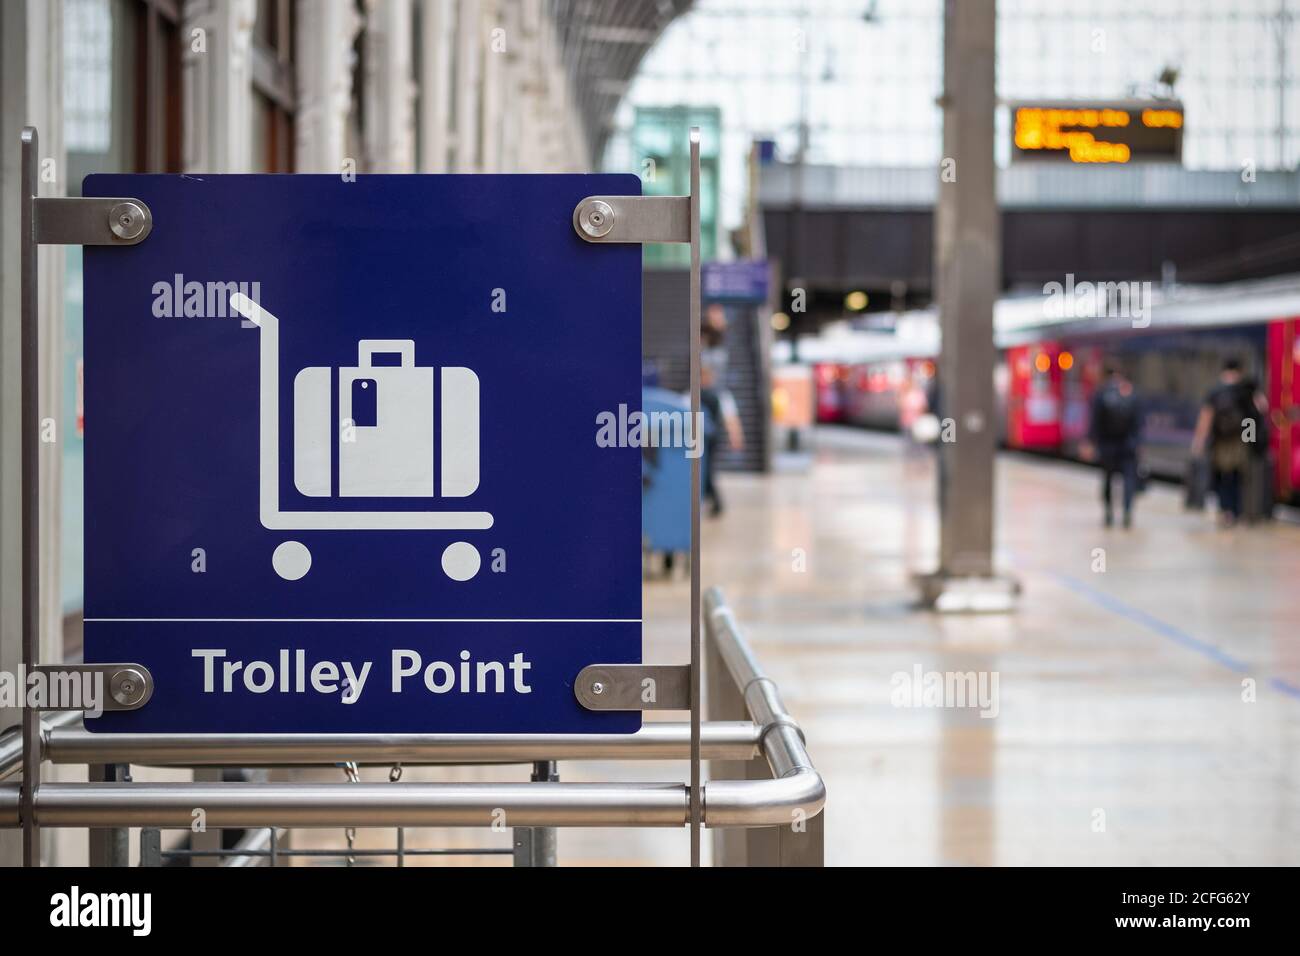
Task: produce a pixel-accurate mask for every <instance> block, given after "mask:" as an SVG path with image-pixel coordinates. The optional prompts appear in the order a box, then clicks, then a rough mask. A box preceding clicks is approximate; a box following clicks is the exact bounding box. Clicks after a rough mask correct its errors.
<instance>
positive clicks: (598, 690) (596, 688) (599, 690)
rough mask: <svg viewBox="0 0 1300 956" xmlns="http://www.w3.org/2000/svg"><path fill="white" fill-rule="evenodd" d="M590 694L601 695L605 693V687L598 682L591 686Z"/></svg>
mask: <svg viewBox="0 0 1300 956" xmlns="http://www.w3.org/2000/svg"><path fill="white" fill-rule="evenodd" d="M591 692H592V693H593V694H603V693H605V685H604V684H602V683H601V682H600V681H596V682H595V683H594V684H592V685H591Z"/></svg>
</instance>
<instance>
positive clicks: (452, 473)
mask: <svg viewBox="0 0 1300 956" xmlns="http://www.w3.org/2000/svg"><path fill="white" fill-rule="evenodd" d="M230 305H231V308H232V309H233V310H234V312H235V313H236V314H238V315H241V316H243V317H244V318H245V319H247V320H248V321H249V322H251V323H253V324H254V325H256V326H257V327H258V329H259V333H258V334H259V335H260V336H261V342H260V345H259V348H258V354H259V372H258V389H259V392H260V397H259V402H258V406H259V417H260V426H259V433H260V438H259V446H258V461H259V464H258V510H259V512H260V516H261V520H262V525H263V526H264V527H266V528H268V529H270V530H272V531H482V530H486V529H487V528H490V527H492V515H491V514H489V513H488V512H486V511H281V510H280V320H279V319H277V318H276V317H275V316H274V315H272V314H271V313H270V312H268V311H266V309H264V308H262V307H261V306H260V305H258V304H257V303H256V302H254V301H253V300H252V299H250V298H248V297H247V296H245V295H243V294H242V293H235V294H234V295H232V296H231V297H230ZM383 352H398V353H400V354H401V356H402V365H401V366H400V367H374V366H373V365H372V364H371V359H372V357H373V356H374V355H375V354H380V353H383ZM414 354H415V343H414V342H411V341H409V340H405V339H403V340H394V341H389V340H379V341H376V340H362V342H361V343H360V354H359V357H358V365H357V367H356V368H352V369H340V370H339V405H340V424H341V425H342V426H343V427H347V428H351V429H353V433H352V436H351V437H352V439H353V440H354V441H355V447H350V448H349V449H348V451H347V452H346V453H345V452H343V451H342V447H343V445H342V443H340V449H341V450H340V454H339V471H340V476H339V478H340V481H339V493H340V497H356V496H368V497H413V496H429V495H432V494H433V491H434V482H433V470H432V469H433V454H432V453H433V431H432V420H431V419H430V418H429V417H428V416H430V415H431V414H432V411H431V409H432V408H433V407H434V406H433V370H432V369H431V368H430V369H418V368H415V366H414ZM321 373H324V375H325V378H324V383H325V389H324V395H325V396H326V398H325V401H324V406H323V407H322V406H321V404H320V403H319V402H308V401H304V399H307V398H308V397H310V396H311V395H312V394H313V393H318V392H319V388H315V387H314V386H317V385H319V375H320V374H321ZM422 373H427V375H426V374H422ZM442 373H443V374H442V390H441V395H440V396H439V402H438V407H439V408H441V409H442V426H443V427H442V435H441V446H442V447H441V451H442V462H443V469H442V470H443V474H442V475H441V481H440V484H439V487H440V490H441V494H442V497H447V498H450V497H465V496H467V495H469V494H471V493H473V491H474V490H475V489H476V488H477V487H478V462H479V453H478V376H476V375H475V374H474V372H473V371H471V370H470V369H467V368H444V369H443V370H442ZM328 374H329V369H328V368H306V369H303V370H302V372H300V373H299V376H298V377H297V378H296V379H295V382H294V394H295V409H294V421H295V429H298V428H299V427H301V428H302V429H304V430H305V431H312V432H315V433H316V434H317V435H319V434H320V429H321V427H322V426H323V427H324V428H325V429H326V432H325V440H324V441H323V442H322V441H319V440H318V441H315V442H310V441H300V440H297V436H295V439H296V440H295V443H294V484H295V487H297V488H298V490H299V491H300V492H301V493H302V494H304V495H309V496H315V497H324V496H329V494H330V478H329V468H330V464H329V461H330V440H329V434H328V430H329V429H331V428H333V424H332V410H331V409H330V408H329V398H328V395H329V388H328V384H329V378H328ZM385 379H388V380H389V383H390V384H396V383H398V382H400V383H401V384H400V386H399V387H398V388H396V389H394V388H384V389H382V391H383V393H384V396H383V397H381V396H380V394H379V393H380V391H381V389H380V386H382V385H383V384H384V381H385ZM358 389H360V390H361V391H358ZM367 389H370V390H371V392H372V394H370V395H368V396H367V395H365V390H367ZM362 400H366V401H369V402H372V403H374V405H373V408H372V412H373V414H375V415H382V416H385V417H386V418H388V417H392V413H393V412H394V411H400V410H401V406H403V405H406V406H408V407H411V408H415V409H416V411H415V412H414V413H413V414H410V415H405V416H400V415H399V416H398V417H399V418H400V419H401V421H399V423H398V427H397V428H396V429H395V430H391V429H390V430H389V433H388V435H387V436H386V437H379V432H378V429H375V428H372V427H370V426H369V425H365V424H363V425H360V426H358V425H357V424H356V421H358V420H360V419H359V418H358V419H354V418H353V406H354V404H359V403H360V402H361V401H362ZM426 403H427V404H426ZM300 406H301V407H300ZM449 409H454V412H455V413H454V414H448V410H449ZM421 424H423V425H424V426H425V428H424V429H420V428H419V426H420V425H421ZM357 439H359V440H357ZM412 442H414V447H415V450H416V451H417V452H418V451H421V450H424V449H425V448H426V446H427V451H428V453H429V454H428V457H427V459H426V458H424V456H422V455H419V454H417V455H410V454H404V455H399V456H398V457H397V458H394V457H393V456H394V455H397V454H398V453H399V452H408V453H409V452H410V450H411V443H412ZM350 444H352V442H350ZM402 458H405V460H406V461H407V462H408V463H409V462H411V461H416V462H419V464H416V465H414V466H412V465H409V464H408V465H407V466H406V467H405V468H404V469H403V467H402V466H401V459H402ZM426 462H427V464H426ZM395 463H396V465H397V466H396V467H394V464H395ZM322 470H323V478H322ZM480 563H481V559H480V557H479V553H478V550H477V549H476V548H475V547H474V546H473V545H472V544H470V543H469V542H467V541H455V542H452V543H451V544H449V545H447V547H446V548H445V549H444V550H443V553H442V569H443V571H444V572H445V573H446V574H447V576H448V577H450V578H452V579H454V580H457V581H468V580H469V579H470V578H472V577H473V576H474V575H475V574H477V573H478V570H479V566H480ZM271 564H272V566H273V567H274V568H275V571H276V573H277V574H279V575H280V577H282V578H285V579H286V580H290V581H296V580H297V579H298V578H301V577H302V576H303V575H305V574H306V573H307V572H308V570H310V568H311V553H310V552H309V551H308V550H307V547H306V545H304V544H302V543H301V542H299V541H284V542H281V543H280V544H279V545H278V546H277V547H276V549H275V552H274V554H273V555H272V557H271Z"/></svg>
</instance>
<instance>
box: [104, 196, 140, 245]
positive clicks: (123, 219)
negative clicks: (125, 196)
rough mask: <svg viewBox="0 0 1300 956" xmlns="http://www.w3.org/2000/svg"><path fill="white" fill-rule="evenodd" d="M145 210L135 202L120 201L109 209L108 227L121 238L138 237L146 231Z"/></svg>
mask: <svg viewBox="0 0 1300 956" xmlns="http://www.w3.org/2000/svg"><path fill="white" fill-rule="evenodd" d="M144 220H145V216H144V210H143V209H141V208H140V207H139V206H138V205H136V204H135V203H133V202H120V203H118V204H117V205H116V206H114V207H113V208H112V209H110V210H109V211H108V228H109V229H111V230H113V235H115V236H117V238H119V239H136V238H138V237H139V235H140V233H142V232H144Z"/></svg>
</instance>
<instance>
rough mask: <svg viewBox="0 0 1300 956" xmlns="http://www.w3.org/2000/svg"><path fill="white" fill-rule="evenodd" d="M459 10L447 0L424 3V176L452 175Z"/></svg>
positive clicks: (424, 1)
mask: <svg viewBox="0 0 1300 956" xmlns="http://www.w3.org/2000/svg"><path fill="white" fill-rule="evenodd" d="M455 36H456V9H455V7H454V6H453V5H452V4H450V3H447V2H446V0H420V76H419V84H420V115H419V124H420V172H422V173H445V172H448V171H449V168H450V167H449V153H450V149H451V143H452V139H453V136H452V129H451V97H452V59H453V48H452V44H453V42H454V41H455Z"/></svg>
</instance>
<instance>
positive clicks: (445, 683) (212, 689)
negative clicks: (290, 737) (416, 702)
mask: <svg viewBox="0 0 1300 956" xmlns="http://www.w3.org/2000/svg"><path fill="white" fill-rule="evenodd" d="M190 656H191V657H194V658H198V659H200V660H202V662H203V693H205V694H231V693H235V692H236V691H237V688H239V687H242V689H243V690H246V691H248V692H249V693H252V694H267V693H272V692H275V693H280V694H305V693H307V692H309V691H310V692H312V693H316V694H329V695H332V694H339V695H340V698H339V699H340V701H341V702H342V703H344V704H355V703H356V702H357V701H358V700H359V699H360V698H361V694H362V693H363V692H364V690H365V687H366V682H367V680H368V679H369V677H370V672H371V669H372V667H373V664H374V662H373V661H360V662H354V661H330V660H318V661H313V662H311V663H310V664H309V663H308V661H307V651H306V650H304V649H302V648H296V649H290V648H284V647H282V648H280V650H279V654H278V656H277V658H276V659H275V660H274V661H269V660H254V661H242V660H233V661H232V660H227V659H226V657H227V652H226V650H225V648H195V649H194V650H192V651H190ZM471 656H472V655H471V654H470V652H469V651H461V652H460V659H459V660H458V661H456V662H454V663H453V662H450V661H430V662H428V663H427V664H426V663H425V662H424V660H423V658H422V657H421V656H420V652H419V651H414V650H410V649H405V648H394V649H393V651H392V654H391V656H390V659H389V673H390V675H391V682H390V690H391V692H392V693H394V694H400V693H402V691H403V690H405V689H407V687H408V686H411V685H413V684H423V686H424V688H425V689H426V690H427V691H428V692H429V693H431V694H447V693H451V692H453V691H455V692H457V693H461V694H470V693H474V694H504V693H515V694H530V693H532V688H531V687H530V686H529V685H528V682H527V672H528V671H529V669H530V668H531V667H532V666H533V665H532V664H531V663H530V662H529V661H527V660H525V659H524V655H523V652H522V651H521V652H518V653H516V654H515V655H514V656H513V658H511V660H509V661H474V660H471ZM507 669H508V670H509V671H510V679H509V680H508V681H507V679H506V670H507ZM417 675H419V677H420V679H419V680H418V681H414V682H412V681H411V679H412V678H415V677H416V676H417Z"/></svg>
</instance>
